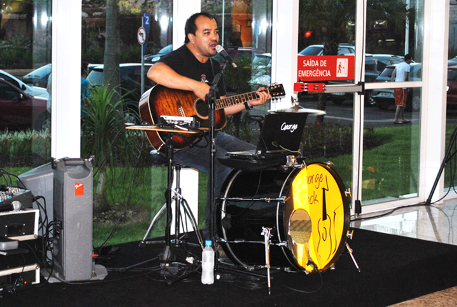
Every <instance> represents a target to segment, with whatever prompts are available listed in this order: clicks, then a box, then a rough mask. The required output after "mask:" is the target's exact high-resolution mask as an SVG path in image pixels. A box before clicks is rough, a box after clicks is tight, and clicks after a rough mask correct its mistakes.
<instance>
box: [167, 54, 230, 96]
mask: <svg viewBox="0 0 457 307" xmlns="http://www.w3.org/2000/svg"><path fill="white" fill-rule="evenodd" d="M159 62H162V63H164V64H166V65H167V66H169V67H170V68H171V69H173V70H174V71H175V72H177V73H178V74H180V75H182V76H185V77H189V78H191V79H194V80H197V81H207V82H209V85H211V82H212V81H213V79H214V76H215V75H217V74H218V73H220V71H221V69H220V65H219V62H218V61H216V60H213V59H211V58H210V59H209V60H208V61H207V62H206V63H201V62H200V61H199V60H197V58H196V57H195V56H194V55H193V54H192V52H190V50H189V49H188V48H187V46H186V45H183V46H181V47H180V48H178V49H176V50H175V51H173V52H171V53H169V54H168V55H167V56H165V57H163V58H162V59H161V60H160V61H159ZM218 92H219V95H220V96H225V94H226V92H225V85H224V81H223V80H222V81H221V83H220V84H219V91H218Z"/></svg>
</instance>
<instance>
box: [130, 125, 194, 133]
mask: <svg viewBox="0 0 457 307" xmlns="http://www.w3.org/2000/svg"><path fill="white" fill-rule="evenodd" d="M125 129H129V130H145V131H161V132H175V133H189V134H195V133H201V132H202V131H200V130H198V129H195V130H188V129H187V128H163V127H160V126H158V125H133V126H131V125H128V126H126V127H125Z"/></svg>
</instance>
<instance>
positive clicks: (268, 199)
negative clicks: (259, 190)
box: [218, 196, 288, 203]
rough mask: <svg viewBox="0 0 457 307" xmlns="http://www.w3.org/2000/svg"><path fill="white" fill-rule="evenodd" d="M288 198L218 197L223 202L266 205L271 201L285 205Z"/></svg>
mask: <svg viewBox="0 0 457 307" xmlns="http://www.w3.org/2000/svg"><path fill="white" fill-rule="evenodd" d="M287 198H288V197H285V196H283V197H278V198H269V197H263V198H241V197H228V198H226V197H220V198H218V199H220V200H223V201H264V202H267V203H270V202H272V201H279V202H282V203H285V202H286V201H287Z"/></svg>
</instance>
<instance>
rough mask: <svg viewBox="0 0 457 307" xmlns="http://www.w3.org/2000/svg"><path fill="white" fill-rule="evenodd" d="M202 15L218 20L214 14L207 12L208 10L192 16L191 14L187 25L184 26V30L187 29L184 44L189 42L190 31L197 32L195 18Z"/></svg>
mask: <svg viewBox="0 0 457 307" xmlns="http://www.w3.org/2000/svg"><path fill="white" fill-rule="evenodd" d="M200 16H205V17H208V18H210V19H214V20H216V18H214V16H213V15H211V14H209V13H206V12H200V13H195V14H193V15H192V16H190V17H189V19H187V21H186V26H185V27H184V31H185V35H186V39H185V40H184V44H187V43H188V42H189V38H188V37H187V35H188V34H189V33H192V34H193V35H195V32H197V25H196V24H195V20H197V18H198V17H200Z"/></svg>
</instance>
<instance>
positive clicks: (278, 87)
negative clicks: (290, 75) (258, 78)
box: [268, 84, 286, 98]
mask: <svg viewBox="0 0 457 307" xmlns="http://www.w3.org/2000/svg"><path fill="white" fill-rule="evenodd" d="M268 91H269V92H270V95H271V97H272V98H274V97H279V96H285V95H286V92H285V91H284V86H283V85H282V84H272V85H270V86H269V87H268Z"/></svg>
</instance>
